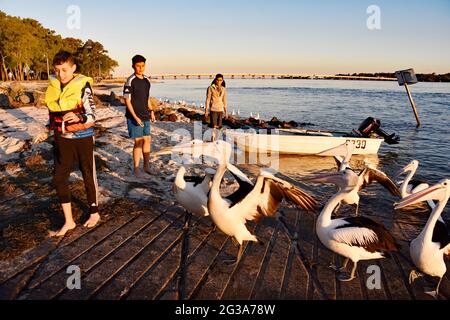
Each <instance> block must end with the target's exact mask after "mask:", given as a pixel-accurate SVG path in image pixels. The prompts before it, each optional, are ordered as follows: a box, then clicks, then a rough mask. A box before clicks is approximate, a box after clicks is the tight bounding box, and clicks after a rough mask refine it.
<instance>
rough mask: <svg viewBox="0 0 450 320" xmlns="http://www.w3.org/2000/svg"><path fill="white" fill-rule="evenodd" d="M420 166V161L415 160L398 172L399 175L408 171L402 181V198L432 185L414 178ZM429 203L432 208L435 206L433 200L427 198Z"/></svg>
mask: <svg viewBox="0 0 450 320" xmlns="http://www.w3.org/2000/svg"><path fill="white" fill-rule="evenodd" d="M418 167H419V161H418V160H413V161H411V162H410V163H409V164H407V165H406V166H405V167H403V168H402V169H400V171H399V172H398V173H397V176H400V175H402V174H405V173H408V175H407V176H406V179H405V180H404V181H403V182H402V183H401V186H400V193H401V196H402V198H406V197H407V196H410V195H411V194H413V193H416V192H419V191H422V190H425V189H427V188H429V187H430V185H429V184H428V183H426V182H425V181H422V180H418V179H413V177H414V175H415V174H416V171H417V168H418ZM427 204H428V206H429V207H430V208H431V209H433V208H434V207H435V204H434V202H433V200H427Z"/></svg>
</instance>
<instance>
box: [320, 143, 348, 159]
mask: <svg viewBox="0 0 450 320" xmlns="http://www.w3.org/2000/svg"><path fill="white" fill-rule="evenodd" d="M348 151H349V145H348V144H347V143H344V144H341V145H339V146H337V147H333V148H330V149H327V150H325V151H322V152H320V153H318V154H317V155H318V156H341V157H345V156H346V155H347V153H348Z"/></svg>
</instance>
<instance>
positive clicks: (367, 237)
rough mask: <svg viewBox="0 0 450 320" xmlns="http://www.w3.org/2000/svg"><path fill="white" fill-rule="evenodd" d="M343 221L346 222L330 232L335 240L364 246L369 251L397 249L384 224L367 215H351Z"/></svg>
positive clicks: (350, 244)
mask: <svg viewBox="0 0 450 320" xmlns="http://www.w3.org/2000/svg"><path fill="white" fill-rule="evenodd" d="M343 221H345V223H344V224H342V225H340V226H338V227H336V228H335V229H334V230H332V231H331V232H330V236H331V238H332V239H333V240H335V241H337V242H340V243H345V244H347V245H349V246H358V247H362V248H364V249H366V250H367V251H369V252H382V251H395V250H397V244H396V242H395V240H394V238H393V237H392V235H391V234H390V233H389V231H387V230H386V228H385V227H384V226H383V225H381V224H379V223H377V222H375V221H373V220H371V219H368V218H365V217H350V218H345V219H343Z"/></svg>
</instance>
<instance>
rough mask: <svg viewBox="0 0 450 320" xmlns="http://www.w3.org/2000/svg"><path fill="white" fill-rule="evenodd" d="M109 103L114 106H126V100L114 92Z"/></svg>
mask: <svg viewBox="0 0 450 320" xmlns="http://www.w3.org/2000/svg"><path fill="white" fill-rule="evenodd" d="M109 103H110V104H111V105H112V106H123V105H125V98H124V97H122V96H118V95H116V94H115V93H114V92H113V91H111V93H110V95H109Z"/></svg>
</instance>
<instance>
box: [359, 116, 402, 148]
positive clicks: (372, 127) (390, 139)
mask: <svg viewBox="0 0 450 320" xmlns="http://www.w3.org/2000/svg"><path fill="white" fill-rule="evenodd" d="M355 131H356V132H357V133H358V134H359V135H361V136H362V137H364V138H370V137H371V136H372V135H373V134H376V135H378V136H380V137H383V138H384V141H385V142H386V143H388V144H398V143H399V142H400V137H399V136H398V135H396V134H395V133H392V134H388V133H387V132H385V131H384V130H382V129H381V122H380V120H378V119H375V118H372V117H369V118H367V119H366V120H364V121H363V122H362V123H361V125H360V126H359V128H358V130H355Z"/></svg>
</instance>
